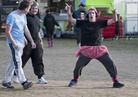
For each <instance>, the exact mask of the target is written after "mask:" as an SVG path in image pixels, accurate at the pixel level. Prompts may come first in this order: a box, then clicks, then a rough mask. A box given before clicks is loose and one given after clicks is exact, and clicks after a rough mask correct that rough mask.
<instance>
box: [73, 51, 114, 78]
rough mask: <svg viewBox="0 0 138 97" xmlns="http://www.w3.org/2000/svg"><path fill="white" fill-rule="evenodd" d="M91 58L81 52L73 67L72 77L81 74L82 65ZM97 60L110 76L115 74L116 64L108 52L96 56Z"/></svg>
mask: <svg viewBox="0 0 138 97" xmlns="http://www.w3.org/2000/svg"><path fill="white" fill-rule="evenodd" d="M91 59H92V58H89V57H86V56H84V55H83V54H81V55H80V56H79V59H78V61H77V62H76V67H75V69H74V77H79V76H80V75H81V71H82V69H83V67H85V66H86V65H87V64H88V63H89V62H90V61H91ZM97 60H99V61H100V62H101V63H102V64H103V65H104V67H105V68H106V70H107V72H108V73H109V74H110V76H111V77H114V76H116V75H117V69H116V66H115V65H114V62H113V60H112V59H111V57H110V55H109V54H108V53H105V54H104V55H103V56H101V57H99V58H97Z"/></svg>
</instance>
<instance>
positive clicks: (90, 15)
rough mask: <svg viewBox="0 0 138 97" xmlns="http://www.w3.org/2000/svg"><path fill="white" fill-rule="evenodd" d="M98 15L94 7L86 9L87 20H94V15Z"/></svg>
mask: <svg viewBox="0 0 138 97" xmlns="http://www.w3.org/2000/svg"><path fill="white" fill-rule="evenodd" d="M97 16H98V12H97V10H96V8H94V7H90V8H89V9H88V11H87V14H86V18H88V19H89V20H96V17H97Z"/></svg>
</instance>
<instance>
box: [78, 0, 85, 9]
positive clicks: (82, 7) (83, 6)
mask: <svg viewBox="0 0 138 97" xmlns="http://www.w3.org/2000/svg"><path fill="white" fill-rule="evenodd" d="M79 9H80V11H84V10H85V5H84V4H83V3H82V2H81V3H80V4H79Z"/></svg>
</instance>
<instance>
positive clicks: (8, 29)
mask: <svg viewBox="0 0 138 97" xmlns="http://www.w3.org/2000/svg"><path fill="white" fill-rule="evenodd" d="M11 29H12V26H9V25H6V29H5V34H6V37H7V38H8V39H9V40H10V41H11V43H12V44H13V45H14V47H15V48H16V47H17V46H18V45H17V44H16V42H15V41H14V39H13V37H12V35H11V33H10V32H11Z"/></svg>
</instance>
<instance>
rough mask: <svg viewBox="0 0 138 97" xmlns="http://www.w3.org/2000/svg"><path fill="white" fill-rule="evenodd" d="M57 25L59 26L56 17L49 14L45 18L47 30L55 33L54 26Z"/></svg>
mask: <svg viewBox="0 0 138 97" xmlns="http://www.w3.org/2000/svg"><path fill="white" fill-rule="evenodd" d="M55 25H57V26H59V24H58V23H57V21H56V20H55V18H54V16H53V15H51V14H47V15H46V16H45V17H44V26H45V28H46V30H47V31H52V32H53V31H54V26H55Z"/></svg>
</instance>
